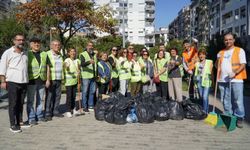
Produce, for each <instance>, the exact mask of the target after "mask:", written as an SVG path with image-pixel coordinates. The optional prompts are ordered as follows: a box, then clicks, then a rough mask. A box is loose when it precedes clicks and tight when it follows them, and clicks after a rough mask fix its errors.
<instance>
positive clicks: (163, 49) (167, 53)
mask: <svg viewBox="0 0 250 150" xmlns="http://www.w3.org/2000/svg"><path fill="white" fill-rule="evenodd" d="M159 51H164V58H165V59H167V60H169V59H170V53H169V52H167V51H166V49H165V45H164V44H163V43H161V44H160V45H159ZM159 51H158V52H159ZM157 54H158V53H156V54H155V56H154V61H155V60H156V59H157Z"/></svg>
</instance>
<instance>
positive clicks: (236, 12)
mask: <svg viewBox="0 0 250 150" xmlns="http://www.w3.org/2000/svg"><path fill="white" fill-rule="evenodd" d="M234 16H235V19H236V16H237V17H239V9H235V11H234Z"/></svg>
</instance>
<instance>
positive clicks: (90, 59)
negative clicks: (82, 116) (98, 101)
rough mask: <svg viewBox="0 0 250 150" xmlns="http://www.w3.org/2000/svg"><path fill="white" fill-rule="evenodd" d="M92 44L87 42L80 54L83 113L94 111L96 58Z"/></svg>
mask: <svg viewBox="0 0 250 150" xmlns="http://www.w3.org/2000/svg"><path fill="white" fill-rule="evenodd" d="M96 53H97V52H95V51H94V50H93V43H92V42H88V43H87V47H86V50H85V51H84V52H82V53H81V54H80V62H81V77H82V106H83V109H84V111H85V112H89V111H94V109H93V108H94V97H95V92H96V82H95V80H96V77H97V73H96V70H97V58H96ZM87 96H88V97H87Z"/></svg>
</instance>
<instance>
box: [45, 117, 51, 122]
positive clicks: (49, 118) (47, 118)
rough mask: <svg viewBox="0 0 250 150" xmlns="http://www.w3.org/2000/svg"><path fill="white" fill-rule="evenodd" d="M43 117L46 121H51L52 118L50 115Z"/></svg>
mask: <svg viewBox="0 0 250 150" xmlns="http://www.w3.org/2000/svg"><path fill="white" fill-rule="evenodd" d="M44 119H45V120H47V121H51V120H52V117H50V116H47V117H45V118H44Z"/></svg>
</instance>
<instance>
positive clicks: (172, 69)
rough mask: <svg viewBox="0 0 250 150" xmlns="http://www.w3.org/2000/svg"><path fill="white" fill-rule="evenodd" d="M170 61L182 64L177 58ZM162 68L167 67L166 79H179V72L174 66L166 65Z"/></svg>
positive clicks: (179, 58) (177, 67)
mask: <svg viewBox="0 0 250 150" xmlns="http://www.w3.org/2000/svg"><path fill="white" fill-rule="evenodd" d="M171 60H174V61H176V62H179V64H181V63H182V59H181V57H178V58H177V59H176V57H171V58H170V61H171ZM164 67H168V77H169V78H181V72H180V69H179V66H177V65H175V64H170V63H166V64H165V66H164Z"/></svg>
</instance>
